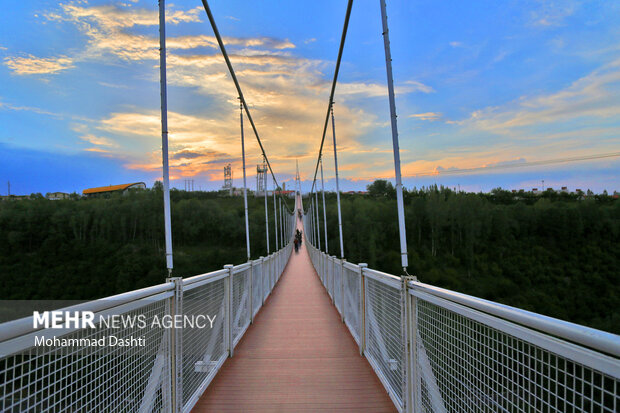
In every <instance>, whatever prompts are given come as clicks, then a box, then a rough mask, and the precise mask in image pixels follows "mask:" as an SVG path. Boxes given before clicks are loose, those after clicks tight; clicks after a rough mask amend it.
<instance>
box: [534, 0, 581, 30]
mask: <svg viewBox="0 0 620 413" xmlns="http://www.w3.org/2000/svg"><path fill="white" fill-rule="evenodd" d="M538 4H539V8H538V9H536V10H533V11H531V12H530V22H531V23H532V24H533V25H535V26H546V27H550V26H560V25H562V23H563V22H564V20H565V19H566V18H567V17H569V16H571V15H573V14H574V13H575V10H576V9H577V8H578V3H577V2H576V1H574V0H539V1H538Z"/></svg>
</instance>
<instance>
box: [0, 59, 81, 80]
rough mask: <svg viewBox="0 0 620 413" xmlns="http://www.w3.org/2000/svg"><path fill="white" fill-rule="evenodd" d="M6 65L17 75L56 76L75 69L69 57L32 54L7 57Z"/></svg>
mask: <svg viewBox="0 0 620 413" xmlns="http://www.w3.org/2000/svg"><path fill="white" fill-rule="evenodd" d="M4 64H5V65H6V66H7V67H8V68H9V69H11V70H12V71H13V73H15V74H17V75H40V74H55V73H58V72H61V71H63V70H67V69H71V68H73V67H75V65H74V61H73V59H72V58H70V57H68V56H58V57H47V58H45V57H36V56H33V55H31V54H28V55H26V56H20V57H5V58H4Z"/></svg>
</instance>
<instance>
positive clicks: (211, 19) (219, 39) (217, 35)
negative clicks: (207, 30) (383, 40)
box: [202, 0, 353, 213]
mask: <svg viewBox="0 0 620 413" xmlns="http://www.w3.org/2000/svg"><path fill="white" fill-rule="evenodd" d="M352 1H353V0H349V7H350V4H351V3H352ZM202 5H203V6H204V8H205V11H206V12H207V17H209V22H210V23H211V28H212V29H213V34H215V38H216V39H217V43H218V45H219V46H220V51H221V52H222V55H223V56H224V60H225V61H226V66H228V71H229V72H230V76H231V77H232V80H233V82H234V83H235V87H236V88H237V93H238V95H239V99H240V100H241V103H242V104H243V108H244V109H245V113H246V115H247V117H248V120H249V121H250V125H252V129H253V130H254V135H255V136H256V140H257V142H258V145H259V146H260V150H261V151H262V153H263V156H264V157H265V161H267V167H269V172H271V176H272V177H273V181H274V182H275V184H276V188H278V187H280V185H278V180H277V179H276V176H275V174H274V173H273V169H271V164H270V163H269V158H267V153H266V152H265V148H264V147H263V144H262V142H261V140H260V136H259V135H258V130H256V125H255V124H254V120H253V119H252V115H251V114H250V109H249V108H248V105H247V103H246V101H245V97H244V96H243V92H242V91H241V86H240V85H239V81H238V80H237V75H235V70H234V69H233V67H232V63H231V62H230V59H229V57H228V53H227V52H226V47H224V42H223V41H222V36H220V32H219V30H218V29H217V24H215V18H214V17H213V13H211V9H210V8H209V4H208V3H207V0H202ZM332 94H333V89H332ZM326 125H327V124H326ZM323 136H325V132H323ZM321 146H322V145H321ZM275 190H276V189H274V191H275ZM278 196H279V197H280V198H281V199H282V198H283V197H282V193H280V194H279V195H278ZM284 205H285V207H286V209H287V210H288V211H289V212H291V213H293V211H292V210H291V209H290V208H289V207H288V204H287V202H286V199H285V200H284Z"/></svg>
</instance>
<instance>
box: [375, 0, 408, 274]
mask: <svg viewBox="0 0 620 413" xmlns="http://www.w3.org/2000/svg"><path fill="white" fill-rule="evenodd" d="M380 2H381V21H382V24H383V46H384V48H385V68H386V72H387V83H388V98H389V101H390V118H391V121H392V122H391V123H392V146H393V151H394V175H395V178H396V206H397V209H398V232H399V234H400V259H401V265H402V267H403V270H404V271H405V274H407V267H408V266H409V263H408V258H407V235H406V232H405V207H404V203H403V182H402V178H401V174H400V148H399V145H398V125H397V123H396V101H395V99H394V79H393V78H392V54H391V52H390V37H389V32H388V25H387V12H386V9H385V0H380Z"/></svg>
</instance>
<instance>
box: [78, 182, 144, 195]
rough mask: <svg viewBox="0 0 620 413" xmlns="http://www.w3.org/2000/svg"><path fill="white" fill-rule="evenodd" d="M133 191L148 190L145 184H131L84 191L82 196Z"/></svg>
mask: <svg viewBox="0 0 620 413" xmlns="http://www.w3.org/2000/svg"><path fill="white" fill-rule="evenodd" d="M132 189H146V184H145V183H144V182H134V183H131V184H121V185H109V186H100V187H98V188H88V189H85V190H83V191H82V194H83V195H86V196H95V195H103V194H110V193H113V192H121V193H126V192H127V191H130V190H132Z"/></svg>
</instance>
